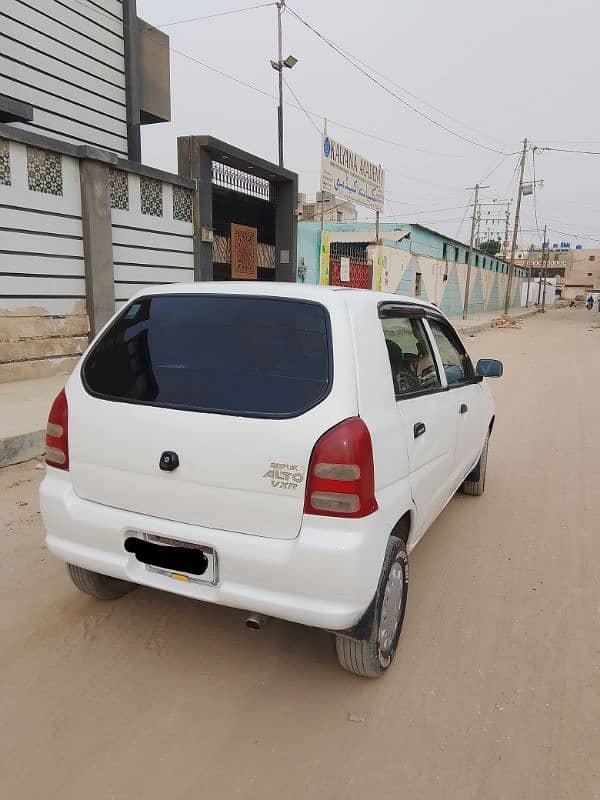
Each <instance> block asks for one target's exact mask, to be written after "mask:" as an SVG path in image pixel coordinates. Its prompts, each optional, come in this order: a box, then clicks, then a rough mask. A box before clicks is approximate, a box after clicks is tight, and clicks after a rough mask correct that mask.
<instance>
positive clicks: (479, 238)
mask: <svg viewBox="0 0 600 800" xmlns="http://www.w3.org/2000/svg"><path fill="white" fill-rule="evenodd" d="M480 245H481V203H479V205H478V206H477V235H476V236H475V247H476V248H477V249H478V250H479V247H480Z"/></svg>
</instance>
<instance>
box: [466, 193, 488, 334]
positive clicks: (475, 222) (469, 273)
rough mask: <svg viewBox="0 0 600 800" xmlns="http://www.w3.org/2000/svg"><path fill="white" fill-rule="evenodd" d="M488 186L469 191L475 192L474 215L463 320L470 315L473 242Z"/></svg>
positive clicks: (472, 218)
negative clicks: (481, 195) (481, 194)
mask: <svg viewBox="0 0 600 800" xmlns="http://www.w3.org/2000/svg"><path fill="white" fill-rule="evenodd" d="M488 188H489V187H488V186H480V185H479V184H478V183H476V184H475V186H470V187H469V189H468V190H467V191H475V197H474V198H473V215H472V217H471V238H470V239H469V256H468V258H467V281H466V283H465V302H464V304H463V319H466V318H467V315H468V313H469V287H470V284H471V267H472V266H473V240H474V239H475V226H476V224H477V219H478V216H479V212H478V207H479V203H478V201H479V190H480V189H488Z"/></svg>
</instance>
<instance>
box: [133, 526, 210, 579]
mask: <svg viewBox="0 0 600 800" xmlns="http://www.w3.org/2000/svg"><path fill="white" fill-rule="evenodd" d="M125 550H127V552H128V553H132V554H133V555H135V557H136V559H137V560H138V561H139V562H141V563H142V564H145V566H146V569H147V570H149V571H150V572H158V573H160V574H162V575H167V576H168V577H169V578H172V579H173V580H178V581H183V582H192V583H210V584H213V585H214V584H216V583H217V556H216V553H215V551H214V549H213V548H212V547H209V546H208V545H199V544H193V543H192V542H185V541H181V540H180V539H170V538H168V537H166V536H158V535H156V534H152V533H147V532H145V531H129V535H128V536H127V537H126V538H125Z"/></svg>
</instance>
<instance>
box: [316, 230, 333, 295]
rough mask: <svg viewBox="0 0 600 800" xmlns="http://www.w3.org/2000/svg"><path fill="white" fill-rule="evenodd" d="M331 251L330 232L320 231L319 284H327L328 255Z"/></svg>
mask: <svg viewBox="0 0 600 800" xmlns="http://www.w3.org/2000/svg"><path fill="white" fill-rule="evenodd" d="M330 253H331V234H330V233H329V231H321V255H320V259H319V284H320V285H321V286H329V255H330Z"/></svg>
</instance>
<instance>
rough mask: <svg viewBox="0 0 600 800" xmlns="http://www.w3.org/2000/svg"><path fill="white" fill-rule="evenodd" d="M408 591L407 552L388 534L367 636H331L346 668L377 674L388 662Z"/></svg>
mask: <svg viewBox="0 0 600 800" xmlns="http://www.w3.org/2000/svg"><path fill="white" fill-rule="evenodd" d="M407 592H408V556H407V554H406V545H405V544H404V542H403V541H402V540H401V539H398V537H396V536H390V538H389V541H388V544H387V548H386V552H385V558H384V562H383V567H382V570H381V575H380V578H379V585H378V587H377V595H376V598H375V612H374V614H373V618H372V620H371V624H370V629H369V634H368V638H366V639H364V640H358V639H351V638H348V637H345V636H342V635H341V634H339V635H336V637H335V647H336V651H337V657H338V660H339V662H340V665H341V666H342V667H343V668H344V669H345V670H347V671H348V672H353V673H354V674H355V675H361V676H364V677H367V678H378V677H379V676H380V675H383V673H384V672H385V671H386V670H387V669H388V668H389V667H390V666H391V664H392V661H393V660H394V655H395V653H396V648H397V646H398V639H399V638H400V631H401V630H402V623H403V622H404V614H405V611H406V597H407Z"/></svg>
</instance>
